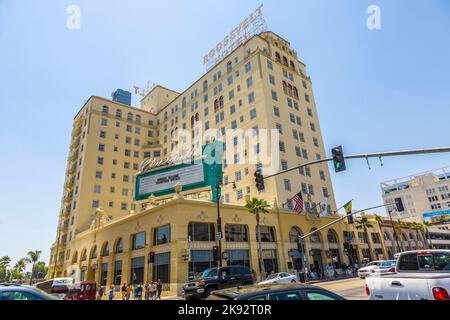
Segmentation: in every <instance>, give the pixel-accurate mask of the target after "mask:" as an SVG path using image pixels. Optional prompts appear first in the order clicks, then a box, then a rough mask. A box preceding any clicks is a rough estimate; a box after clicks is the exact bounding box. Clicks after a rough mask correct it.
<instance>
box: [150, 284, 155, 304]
mask: <svg viewBox="0 0 450 320" xmlns="http://www.w3.org/2000/svg"><path fill="white" fill-rule="evenodd" d="M149 291H150V300H156V285H155V282H154V281H152V282H151V284H150V290H149Z"/></svg>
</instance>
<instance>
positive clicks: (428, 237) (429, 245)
mask: <svg viewBox="0 0 450 320" xmlns="http://www.w3.org/2000/svg"><path fill="white" fill-rule="evenodd" d="M422 225H423V228H424V229H425V237H426V238H427V241H428V247H429V248H430V249H433V244H432V243H431V239H430V233H429V232H428V228H429V227H431V226H432V225H433V224H432V223H430V222H428V221H424V222H422Z"/></svg>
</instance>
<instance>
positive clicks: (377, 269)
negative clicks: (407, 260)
mask: <svg viewBox="0 0 450 320" xmlns="http://www.w3.org/2000/svg"><path fill="white" fill-rule="evenodd" d="M396 263H397V260H378V261H372V262H369V264H367V265H366V266H365V267H364V268H360V269H358V277H360V278H361V279H364V278H365V277H367V276H368V275H370V274H373V273H386V272H389V271H390V270H391V269H392V268H395V265H396Z"/></svg>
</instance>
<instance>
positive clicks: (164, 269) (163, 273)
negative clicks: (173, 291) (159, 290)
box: [152, 252, 170, 283]
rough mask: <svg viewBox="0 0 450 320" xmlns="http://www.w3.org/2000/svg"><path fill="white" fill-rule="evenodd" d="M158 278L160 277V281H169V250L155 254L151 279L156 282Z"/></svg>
mask: <svg viewBox="0 0 450 320" xmlns="http://www.w3.org/2000/svg"><path fill="white" fill-rule="evenodd" d="M158 279H161V281H162V283H170V252H163V253H158V254H156V255H155V262H154V263H153V273H152V280H153V281H155V282H156V281H158Z"/></svg>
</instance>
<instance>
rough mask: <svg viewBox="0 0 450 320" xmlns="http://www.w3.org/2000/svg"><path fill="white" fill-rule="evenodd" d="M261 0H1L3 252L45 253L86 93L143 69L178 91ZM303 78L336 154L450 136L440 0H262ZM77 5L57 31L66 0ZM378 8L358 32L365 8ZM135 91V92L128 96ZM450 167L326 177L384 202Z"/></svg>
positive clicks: (358, 196)
mask: <svg viewBox="0 0 450 320" xmlns="http://www.w3.org/2000/svg"><path fill="white" fill-rule="evenodd" d="M261 1H262V0H258V1H254V0H246V1H237V0H226V1H211V0H208V1H207V0H202V1H174V0H168V1H148V0H146V1H144V0H142V1H137V0H132V1H111V0H105V1H99V0H96V1H92V0H85V1H81V0H72V1H62V0H54V1H25V0H22V1H15V0H0V44H1V47H0V97H1V98H0V108H1V126H0V145H1V150H2V152H1V157H0V199H1V202H0V256H2V255H9V256H11V257H12V258H13V260H16V259H18V258H20V257H22V256H23V255H25V254H26V252H27V251H28V250H37V249H38V250H42V251H43V258H44V259H45V260H46V261H47V260H48V256H49V247H50V244H51V243H52V242H53V241H54V239H55V227H56V222H57V216H58V212H59V208H60V199H61V195H62V187H63V182H64V172H65V169H66V157H67V154H68V146H69V141H70V132H71V127H72V119H73V117H74V116H75V114H76V113H77V111H78V110H79V108H80V107H81V106H82V104H83V102H84V101H85V100H86V99H87V98H88V97H89V96H91V95H100V96H105V97H109V96H110V93H111V92H112V91H113V90H115V89H116V88H123V89H128V90H131V89H132V86H133V85H134V84H140V85H145V83H146V81H147V80H152V81H154V82H157V83H159V84H162V85H165V86H167V87H170V88H173V89H174V90H177V91H183V90H184V89H185V88H187V87H188V86H189V85H190V84H191V83H192V82H193V81H195V80H196V79H197V78H198V77H200V76H201V75H202V74H203V73H204V72H205V68H204V66H203V64H202V57H203V55H204V54H205V53H206V52H208V51H209V49H210V48H211V47H212V46H214V45H215V44H216V43H217V42H219V41H220V40H221V39H223V37H224V36H225V35H226V34H227V33H228V32H229V31H230V30H231V29H232V28H233V27H234V26H235V25H236V24H238V23H239V22H240V21H241V20H242V19H243V18H245V17H246V16H247V15H248V14H249V13H250V12H252V11H253V10H254V9H255V8H256V7H257V6H258V5H259V3H261ZM263 3H264V8H263V12H264V15H265V17H266V20H267V23H268V26H269V29H271V30H272V31H274V32H276V33H278V34H279V35H281V36H283V37H284V38H286V39H287V40H289V41H290V42H291V44H292V47H293V48H295V49H297V51H298V53H299V57H300V59H301V60H302V61H303V62H304V63H305V64H306V65H307V70H308V72H309V74H310V75H311V78H312V81H313V88H314V93H315V99H316V103H317V108H318V112H319V117H320V122H321V127H322V131H323V136H324V139H325V145H326V149H327V150H329V149H330V148H331V147H333V146H335V145H339V144H342V145H343V146H344V149H345V151H346V152H347V153H360V152H372V151H387V150H398V149H407V148H423V147H434V146H446V145H449V144H450V143H449V138H448V137H449V133H448V127H447V126H448V125H449V124H448V121H449V119H450V81H449V75H450V63H449V58H450V41H449V40H450V38H449V30H450V3H449V2H448V1H446V0H440V1H439V0H434V1H432V0H429V1H419V0H416V1H412V0H408V1H406V0H405V1H403V0H396V1H382V0H370V1H365V0H342V1H337V0H320V1H319V0H314V1H298V0H295V1H280V0H278V1H264V2H263ZM69 4H77V5H79V6H80V8H81V29H80V30H73V31H71V30H68V29H67V28H66V19H67V17H68V14H67V13H66V8H67V6H68V5H69ZM371 4H377V5H379V6H380V8H381V15H382V29H381V30H379V31H369V30H368V29H367V27H366V19H367V14H366V9H367V7H368V6H369V5H371ZM135 101H137V99H135ZM445 165H450V155H449V154H442V155H430V156H414V157H404V158H390V159H384V167H382V168H380V166H379V164H378V161H372V170H371V171H369V170H368V168H367V165H366V163H365V161H364V160H354V161H351V162H348V163H347V168H348V170H347V171H346V172H344V173H341V174H339V175H335V174H334V173H333V174H332V176H333V178H332V179H333V185H334V190H335V193H336V200H337V203H338V204H342V203H343V202H345V201H346V200H348V199H350V198H354V199H355V202H354V207H355V208H363V207H366V206H371V205H376V204H380V203H381V196H380V189H379V183H380V182H381V181H384V180H388V179H391V178H396V177H401V176H404V175H407V174H410V173H415V172H418V171H422V170H428V169H432V168H435V167H440V166H445Z"/></svg>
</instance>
